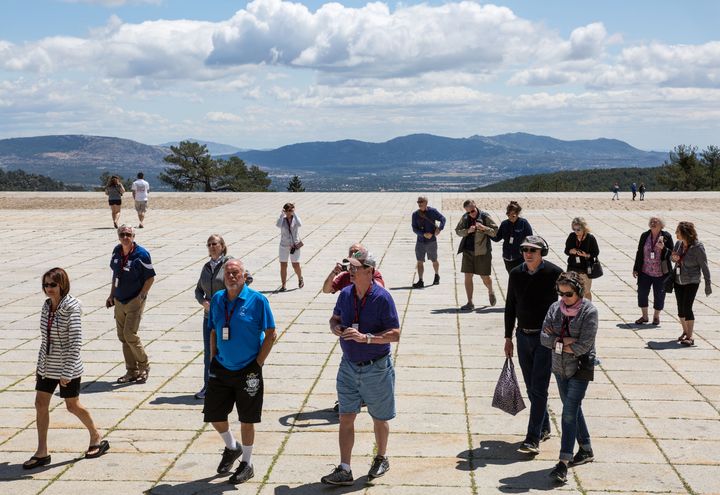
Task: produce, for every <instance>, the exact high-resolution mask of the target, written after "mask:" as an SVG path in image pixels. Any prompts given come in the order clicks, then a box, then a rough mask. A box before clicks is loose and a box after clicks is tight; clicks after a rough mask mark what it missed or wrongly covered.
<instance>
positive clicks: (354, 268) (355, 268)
mask: <svg viewBox="0 0 720 495" xmlns="http://www.w3.org/2000/svg"><path fill="white" fill-rule="evenodd" d="M362 268H367V267H366V266H365V265H363V266H355V265H350V266H349V267H348V271H350V272H356V271H358V270H360V269H362Z"/></svg>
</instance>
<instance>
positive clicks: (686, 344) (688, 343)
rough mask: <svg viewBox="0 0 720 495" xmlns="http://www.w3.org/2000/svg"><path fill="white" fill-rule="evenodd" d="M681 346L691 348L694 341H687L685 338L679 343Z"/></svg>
mask: <svg viewBox="0 0 720 495" xmlns="http://www.w3.org/2000/svg"><path fill="white" fill-rule="evenodd" d="M680 344H681V345H684V346H686V347H692V346H694V345H695V340H693V339H688V338H687V337H686V338H684V339H683V340H681V341H680Z"/></svg>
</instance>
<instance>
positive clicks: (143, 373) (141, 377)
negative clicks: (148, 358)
mask: <svg viewBox="0 0 720 495" xmlns="http://www.w3.org/2000/svg"><path fill="white" fill-rule="evenodd" d="M148 376H150V366H148V367H147V368H144V369H142V370H140V371H139V372H138V374H137V375H136V377H135V383H145V382H146V381H147V379H148Z"/></svg>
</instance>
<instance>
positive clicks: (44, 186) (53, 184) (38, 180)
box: [0, 169, 84, 191]
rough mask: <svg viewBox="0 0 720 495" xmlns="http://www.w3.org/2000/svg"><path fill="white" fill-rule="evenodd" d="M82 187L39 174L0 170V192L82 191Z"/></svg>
mask: <svg viewBox="0 0 720 495" xmlns="http://www.w3.org/2000/svg"><path fill="white" fill-rule="evenodd" d="M82 190H84V188H83V187H82V186H72V185H66V184H65V183H63V182H61V181H58V180H55V179H52V178H50V177H47V176H45V175H39V174H29V173H27V172H25V171H24V170H8V171H7V172H6V171H5V170H2V169H0V191H82Z"/></svg>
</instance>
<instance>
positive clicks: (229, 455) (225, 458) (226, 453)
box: [217, 444, 242, 474]
mask: <svg viewBox="0 0 720 495" xmlns="http://www.w3.org/2000/svg"><path fill="white" fill-rule="evenodd" d="M241 455H242V447H241V446H240V444H237V449H235V450H233V449H229V448H227V447H225V450H223V455H222V459H221V460H220V464H218V467H217V472H218V474H225V473H228V472H230V468H231V467H232V465H233V464H234V463H235V461H237V460H238V458H239V457H240V456H241Z"/></svg>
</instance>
